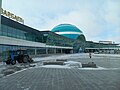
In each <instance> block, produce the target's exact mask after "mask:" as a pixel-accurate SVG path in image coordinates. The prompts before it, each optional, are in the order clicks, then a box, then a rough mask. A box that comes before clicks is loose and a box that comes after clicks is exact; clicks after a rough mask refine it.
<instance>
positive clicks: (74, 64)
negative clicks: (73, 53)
mask: <svg viewBox="0 0 120 90" xmlns="http://www.w3.org/2000/svg"><path fill="white" fill-rule="evenodd" d="M64 64H65V65H66V66H68V67H71V68H82V64H81V62H75V61H67V62H64Z"/></svg>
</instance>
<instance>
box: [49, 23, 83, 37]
mask: <svg viewBox="0 0 120 90" xmlns="http://www.w3.org/2000/svg"><path fill="white" fill-rule="evenodd" d="M51 31H52V32H55V33H57V34H59V35H62V36H65V37H68V38H71V39H77V38H78V37H79V36H80V35H82V36H84V35H83V32H82V31H81V30H80V29H79V28H77V27H76V26H74V25H71V24H60V25H57V26H56V27H54V28H53V29H52V30H51Z"/></svg>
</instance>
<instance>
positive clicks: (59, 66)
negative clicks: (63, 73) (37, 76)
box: [41, 65, 70, 68]
mask: <svg viewBox="0 0 120 90" xmlns="http://www.w3.org/2000/svg"><path fill="white" fill-rule="evenodd" d="M41 67H44V68H70V67H68V66H66V65H43V66H41Z"/></svg>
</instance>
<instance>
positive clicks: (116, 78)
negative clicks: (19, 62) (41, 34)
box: [0, 55, 120, 90]
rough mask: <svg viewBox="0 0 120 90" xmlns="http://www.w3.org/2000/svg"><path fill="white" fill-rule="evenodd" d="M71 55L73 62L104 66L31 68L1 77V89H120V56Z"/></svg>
mask: <svg viewBox="0 0 120 90" xmlns="http://www.w3.org/2000/svg"><path fill="white" fill-rule="evenodd" d="M70 57H71V58H69V59H68V60H70V61H71V60H72V61H79V62H82V63H87V62H91V61H93V62H95V63H96V64H97V65H98V66H100V67H103V68H104V69H94V70H91V69H79V68H44V67H33V68H28V69H26V70H22V71H20V72H17V73H14V74H11V75H8V76H5V77H2V78H0V90H120V58H119V57H113V56H111V57H106V56H102V55H101V56H96V55H93V56H92V58H91V59H90V58H89V57H87V56H84V57H83V56H82V55H80V56H79V55H78V57H76V56H70ZM74 57H75V58H74Z"/></svg>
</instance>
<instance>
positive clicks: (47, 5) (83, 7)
mask: <svg viewBox="0 0 120 90" xmlns="http://www.w3.org/2000/svg"><path fill="white" fill-rule="evenodd" d="M2 2H3V3H2V7H3V8H4V9H6V10H8V11H10V12H12V13H14V14H15V15H18V16H21V17H22V18H23V19H24V21H25V24H26V25H28V26H30V27H33V28H36V29H38V30H40V31H44V30H51V29H52V28H53V27H55V26H56V25H58V24H61V23H69V24H73V25H75V26H77V27H78V28H79V29H80V30H81V31H83V33H84V35H85V37H86V39H87V40H89V41H100V40H102V41H103V40H110V41H111V40H112V41H114V42H117V43H120V0H2Z"/></svg>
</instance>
